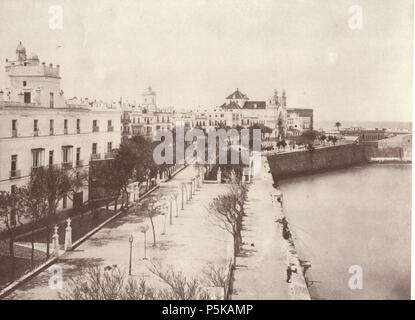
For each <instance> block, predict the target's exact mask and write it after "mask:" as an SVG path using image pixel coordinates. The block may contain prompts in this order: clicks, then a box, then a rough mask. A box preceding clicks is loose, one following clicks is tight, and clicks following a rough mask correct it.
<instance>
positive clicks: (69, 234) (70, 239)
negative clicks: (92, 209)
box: [65, 218, 72, 251]
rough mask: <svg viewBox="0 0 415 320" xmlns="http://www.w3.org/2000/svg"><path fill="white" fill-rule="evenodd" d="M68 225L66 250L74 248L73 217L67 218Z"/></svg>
mask: <svg viewBox="0 0 415 320" xmlns="http://www.w3.org/2000/svg"><path fill="white" fill-rule="evenodd" d="M66 223H67V226H66V229H65V251H67V250H71V249H72V227H71V218H68V220H66Z"/></svg>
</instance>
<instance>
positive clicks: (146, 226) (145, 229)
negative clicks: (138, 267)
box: [140, 224, 149, 260]
mask: <svg viewBox="0 0 415 320" xmlns="http://www.w3.org/2000/svg"><path fill="white" fill-rule="evenodd" d="M148 229H149V226H148V225H147V224H146V225H145V226H141V227H140V231H141V232H142V233H143V234H144V258H143V260H147V241H146V233H147V231H148Z"/></svg>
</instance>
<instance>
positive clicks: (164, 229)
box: [161, 211, 167, 235]
mask: <svg viewBox="0 0 415 320" xmlns="http://www.w3.org/2000/svg"><path fill="white" fill-rule="evenodd" d="M161 215H162V216H164V225H163V233H162V235H165V234H166V220H167V216H166V213H165V212H164V211H163V212H162V213H161Z"/></svg>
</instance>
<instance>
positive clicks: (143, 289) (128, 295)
mask: <svg viewBox="0 0 415 320" xmlns="http://www.w3.org/2000/svg"><path fill="white" fill-rule="evenodd" d="M148 269H149V271H150V272H151V273H152V274H153V275H155V276H156V277H157V279H159V280H160V281H161V285H160V286H159V287H157V288H156V287H152V286H150V285H149V284H148V283H146V281H145V279H144V277H143V278H141V279H140V280H139V281H137V280H135V279H133V278H128V279H127V278H126V274H125V273H124V272H123V271H122V270H121V269H120V268H119V267H118V266H106V267H104V268H102V267H99V266H96V265H92V266H89V267H88V268H87V269H86V270H84V271H83V274H82V275H81V276H79V277H73V278H70V279H69V280H68V282H67V283H66V285H65V290H64V291H63V292H61V293H60V297H61V298H62V299H66V300H154V299H161V300H208V299H212V298H218V297H214V296H212V293H211V292H209V291H208V290H207V289H206V288H207V287H222V288H224V287H225V285H226V279H227V273H226V268H225V267H217V266H215V265H213V264H210V265H207V266H206V267H205V268H204V270H203V277H192V278H189V277H186V276H185V275H184V274H183V273H182V272H181V271H175V270H174V268H173V267H172V266H167V267H162V266H161V264H160V263H157V262H152V263H151V267H150V268H148Z"/></svg>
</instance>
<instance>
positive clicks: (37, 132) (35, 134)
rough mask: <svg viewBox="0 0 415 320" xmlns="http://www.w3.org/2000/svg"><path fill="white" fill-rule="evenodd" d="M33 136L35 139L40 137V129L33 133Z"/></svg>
mask: <svg viewBox="0 0 415 320" xmlns="http://www.w3.org/2000/svg"><path fill="white" fill-rule="evenodd" d="M33 135H34V136H35V137H37V136H39V130H38V129H36V130H34V131H33Z"/></svg>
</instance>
